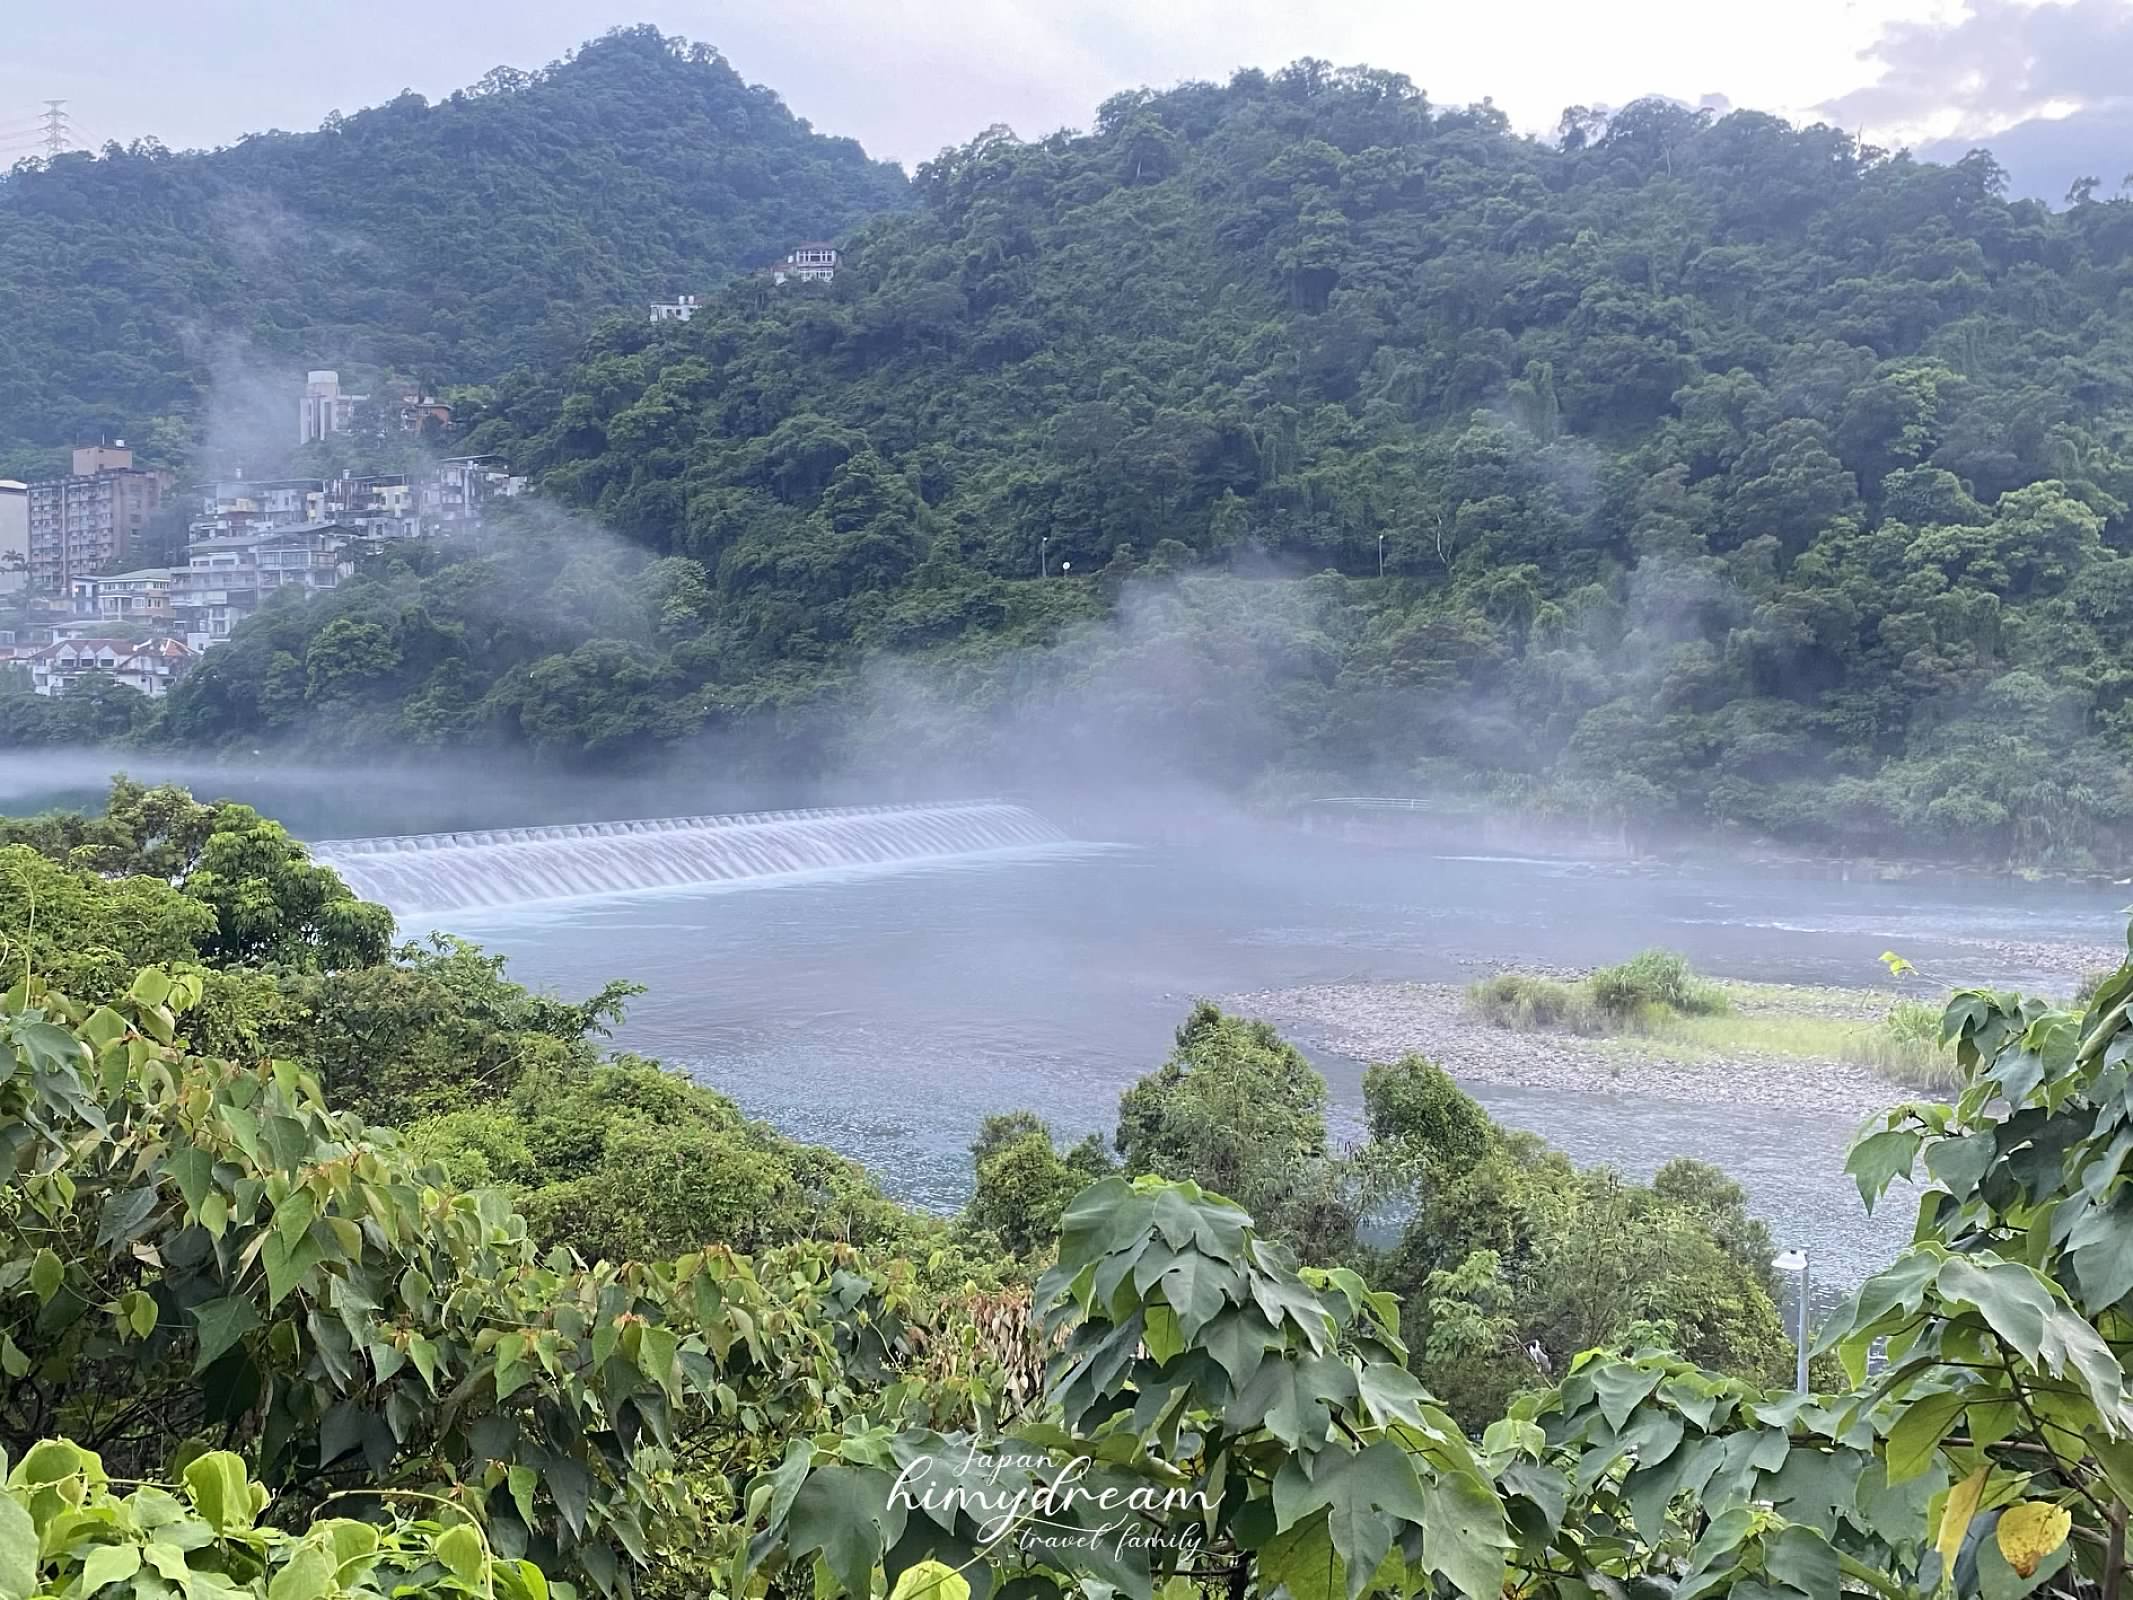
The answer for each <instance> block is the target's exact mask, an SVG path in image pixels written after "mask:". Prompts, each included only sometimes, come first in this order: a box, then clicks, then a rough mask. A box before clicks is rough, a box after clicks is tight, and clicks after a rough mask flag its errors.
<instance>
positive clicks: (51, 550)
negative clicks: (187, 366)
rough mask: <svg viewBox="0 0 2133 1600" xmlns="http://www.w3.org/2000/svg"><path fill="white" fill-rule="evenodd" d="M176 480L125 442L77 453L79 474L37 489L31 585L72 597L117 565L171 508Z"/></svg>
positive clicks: (33, 489)
mask: <svg viewBox="0 0 2133 1600" xmlns="http://www.w3.org/2000/svg"><path fill="white" fill-rule="evenodd" d="M169 486H170V475H169V474H168V473H163V472H150V471H147V470H145V469H143V468H140V467H136V466H135V465H134V464H133V452H132V451H131V450H128V449H127V448H126V445H125V441H124V440H120V441H119V442H118V443H117V444H115V445H91V446H89V447H88V448H86V449H81V450H76V451H75V452H74V472H73V474H72V476H70V477H65V478H52V479H48V480H46V481H44V482H41V483H33V484H31V485H29V579H30V582H29V586H30V588H32V589H33V590H36V591H38V592H40V593H43V594H54V595H64V594H66V593H67V592H68V586H69V585H70V584H71V583H72V582H73V580H74V579H75V578H77V577H86V576H88V575H90V574H91V573H95V572H100V571H102V570H103V569H104V568H105V567H108V566H110V565H111V564H112V563H113V562H114V561H116V560H117V559H118V558H119V556H120V555H121V554H123V553H124V552H125V551H126V550H127V549H128V548H130V547H131V545H132V543H133V541H134V540H136V539H137V538H139V537H140V534H141V530H142V529H143V528H145V527H146V526H147V525H148V520H149V518H151V517H153V516H154V515H155V514H156V511H157V509H158V508H159V507H161V505H162V504H163V495H164V492H165V491H166V490H167V489H168V488H169Z"/></svg>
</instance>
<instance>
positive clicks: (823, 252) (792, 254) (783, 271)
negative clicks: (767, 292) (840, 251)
mask: <svg viewBox="0 0 2133 1600" xmlns="http://www.w3.org/2000/svg"><path fill="white" fill-rule="evenodd" d="M836 276H837V247H836V246H835V245H833V244H831V243H830V242H829V241H828V240H827V239H810V240H808V241H807V242H806V243H805V244H796V245H794V246H793V247H792V249H791V250H789V251H788V252H786V256H785V259H784V260H783V261H780V262H779V263H778V264H777V265H776V266H774V267H772V268H771V269H770V281H771V282H772V283H784V282H785V281H786V280H787V279H792V280H794V281H797V282H800V283H829V282H831V281H832V280H834V279H835V278H836Z"/></svg>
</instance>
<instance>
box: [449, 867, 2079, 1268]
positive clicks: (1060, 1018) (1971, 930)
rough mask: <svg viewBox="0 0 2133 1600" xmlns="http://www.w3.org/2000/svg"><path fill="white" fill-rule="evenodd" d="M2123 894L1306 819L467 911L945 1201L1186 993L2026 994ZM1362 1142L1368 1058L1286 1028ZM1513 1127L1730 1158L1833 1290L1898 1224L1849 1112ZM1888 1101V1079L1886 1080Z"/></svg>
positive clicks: (1760, 1204) (1103, 1118) (1655, 1109)
mask: <svg viewBox="0 0 2133 1600" xmlns="http://www.w3.org/2000/svg"><path fill="white" fill-rule="evenodd" d="M2118 904H2119V902H2118V900H2117V899H2115V898H2114V897H2113V896H2111V895H2108V894H2100V893H2090V892H2085V891H2077V890H2067V889H2056V890H2042V889H2034V888H2028V887H2024V886H2014V887H2012V888H2010V887H2006V886H1997V885H1995V886H1982V885H1980V886H1976V887H1973V888H1970V889H1962V888H1949V887H1946V886H1945V885H1935V886H1923V885H1919V884H1888V883H1862V882H1850V883H1847V882H1843V881H1835V880H1819V879H1807V878H1796V877H1786V876H1779V875H1772V874H1755V875H1750V874H1745V873H1739V874H1714V873H1710V872H1687V871H1677V872H1664V873H1652V872H1625V871H1624V870H1622V869H1619V868H1608V867H1597V866H1580V865H1575V864H1569V863H1561V862H1542V861H1531V860H1506V859H1477V858H1447V857H1442V856H1431V855H1425V854H1420V853H1414V852H1408V851H1397V850H1386V849H1383V848H1359V847H1353V846H1343V845H1339V844H1334V843H1331V842H1328V841H1323V840H1311V839H1306V838H1302V837H1297V836H1289V835H1268V836H1264V837H1261V838H1259V839H1257V840H1256V841H1254V842H1252V843H1251V844H1250V845H1243V844H1240V843H1238V842H1236V841H1232V842H1230V843H1227V844H1225V845H1224V846H1222V847H1220V848H1206V849H1195V848H1188V847H1179V846H1175V845H1169V846H1151V847H1130V846H1128V847H1088V846H1076V845H1067V846H1053V847H1050V848H1045V849H1039V850H1035V851H1031V852H1029V853H1027V854H1024V855H1019V856H1007V857H1001V856H992V857H987V858H985V859H982V860H978V861H973V862H969V863H952V864H944V865H931V866H925V867H920V868H915V869H905V870H901V871H894V872H884V873H873V874H838V873H828V874H823V875H820V876H815V877H810V878H803V879H799V880H790V881H785V882H779V883H770V884H757V885H744V886H733V887H726V888H721V889H718V890H712V891H702V890H696V891H686V890H684V891H672V892H663V893H658V894H649V895H639V896H633V897H628V898H619V899H610V900H588V901H582V902H576V903H571V904H566V905H560V906H550V907H544V908H539V909H525V910H520V911H517V912H511V913H503V914H499V913H495V912H488V913H484V914H483V915H482V916H481V917H480V918H479V919H477V918H475V917H474V916H471V915H469V914H464V913H462V914H460V915H459V916H457V917H456V918H455V919H454V921H455V926H456V929H457V931H461V932H464V933H468V934H471V935H473V936H475V937H477V938H479V939H481V940H482V941H484V942H485V943H487V944H489V945H490V946H491V947H493V948H495V949H498V950H500V951H503V952H506V953H507V954H509V955H510V957H511V959H512V971H513V973H514V974H515V975H516V976H517V977H519V978H520V979H521V980H523V981H528V982H532V983H535V984H539V985H547V986H552V987H554V988H557V989H559V990H563V991H566V992H570V993H582V992H585V991H587V990H589V989H591V988H592V987H594V986H595V985H596V983H597V982H598V981H599V980H601V979H604V978H606V977H609V976H615V977H629V978H632V979H635V980H636V981H638V982H640V983H643V984H645V985H647V987H648V989H649V992H648V993H647V994H645V995H644V996H642V997H640V998H639V999H637V1000H636V1001H634V1002H633V1003H632V1005H631V1008H630V1015H629V1020H628V1022H627V1023H626V1024H625V1026H624V1027H623V1029H622V1030H621V1032H620V1034H619V1035H618V1042H619V1043H620V1044H622V1045H625V1046H628V1047H630V1048H632V1049H636V1050H639V1051H642V1052H644V1053H646V1054H650V1055H655V1056H658V1057H660V1058H661V1059H663V1060H665V1061H667V1062H669V1063H671V1064H673V1065H676V1066H680V1067H683V1068H686V1069H687V1070H688V1071H690V1072H691V1073H692V1074H694V1075H695V1076H697V1077H699V1078H700V1079H702V1080H703V1081H705V1082H707V1083H711V1084H714V1085H716V1086H717V1087H718V1088H720V1089H722V1090H724V1091H725V1092H727V1093H728V1094H730V1095H732V1096H733V1097H734V1098H735V1099H736V1100H737V1101H739V1103H740V1104H741V1105H742V1107H743V1108H744V1109H745V1110H747V1111H748V1112H749V1113H751V1114H752V1115H755V1116H758V1117H761V1118H764V1119H766V1120H768V1121H770V1122H772V1123H774V1124H776V1125H777V1126H778V1127H780V1128H781V1129H784V1130H785V1131H787V1132H789V1133H791V1134H794V1135H796V1136H798V1137H801V1138H804V1139H808V1140H812V1141H817V1142H820V1143H823V1144H826V1145H830V1146H832V1147H834V1148H836V1149H838V1150H841V1151H844V1152H846V1153H848V1154H850V1155H852V1156H855V1157H857V1158H859V1159H860V1160H862V1161H864V1162H865V1163H867V1165H868V1166H869V1167H871V1168H872V1169H874V1171H875V1172H876V1173H878V1174H879V1175H880V1177H881V1180H882V1181H883V1183H884V1184H885V1185H886V1186H887V1187H888V1188H890V1189H891V1190H892V1191H894V1192H896V1193H898V1194H900V1195H902V1196H904V1197H906V1198H908V1199H910V1200H913V1201H916V1202H918V1203H921V1204H924V1205H928V1206H935V1207H942V1208H947V1207H952V1206H954V1205H956V1204H958V1203H959V1202H960V1200H961V1199H962V1197H963V1195H964V1194H965V1192H966V1191H967V1188H968V1184H969V1159H968V1154H967V1148H968V1144H969V1141H970V1139H971V1136H972V1135H973V1134H974V1133H975V1131H976V1129H977V1127H978V1124H979V1122H980V1120H981V1119H982V1118H983V1117H984V1116H985V1115H986V1114H987V1113H989V1112H994V1111H1002V1110H1007V1109H1011V1108H1016V1107H1027V1108H1030V1109H1032V1110H1034V1111H1036V1112H1037V1113H1038V1114H1039V1115H1041V1116H1042V1117H1044V1118H1045V1119H1046V1120H1047V1121H1048V1122H1049V1123H1050V1124H1051V1125H1052V1127H1053V1129H1054V1131H1055V1132H1056V1133H1058V1134H1060V1135H1062V1136H1064V1137H1069V1138H1071V1137H1076V1136H1078V1135H1080V1134H1081V1133H1083V1132H1085V1131H1088V1130H1091V1129H1100V1130H1104V1131H1106V1132H1108V1130H1109V1128H1110V1126H1111V1124H1112V1121H1113V1118H1114V1113H1115V1110H1116V1106H1117V1101H1118V1096H1119V1094H1120V1092H1121V1091H1122V1090H1123V1089H1125V1088H1126V1087H1127V1086H1128V1085H1129V1084H1131V1083H1132V1081H1133V1080H1134V1079H1135V1078H1136V1077H1138V1076H1139V1075H1140V1074H1142V1073H1144V1072H1147V1071H1149V1070H1150V1069H1152V1068H1153V1067H1154V1066H1156V1065H1157V1064H1158V1063H1159V1062H1160V1061H1161V1060H1162V1058H1163V1056H1164V1054H1165V1052H1166V1051H1167V1049H1168V1047H1169V1041H1170V1035H1171V1033H1172V1031H1173V1030H1174V1029H1175V1027H1176V1026H1177V1024H1178V1022H1179V1021H1180V1020H1181V1019H1182V1018H1183V1016H1184V1015H1185V1012H1186V1011H1187V1009H1188V1008H1189V1006H1190V1004H1191V1002H1192V1000H1193V998H1194V997H1195V996H1201V995H1206V996H1221V995H1225V994H1231V993H1237V992H1242V991H1247V990H1266V989H1280V988H1284V987H1289V986H1295V985H1302V984H1317V983H1328V982H1373V981H1380V980H1419V981H1432V982H1447V981H1465V980H1467V979H1470V978H1472V977H1473V976H1475V975H1476V974H1477V972H1479V971H1482V970H1486V969H1488V968H1491V967H1495V966H1499V965H1503V964H1506V963H1518V962H1525V963H1546V964H1551V965H1563V966H1585V965H1591V964H1594V963H1597V962H1603V961H1611V960H1617V959H1620V958H1621V957H1622V956H1623V955H1625V954H1627V953H1629V952H1631V951H1633V950H1636V949H1638V948H1640V947H1643V946H1646V945H1652V944H1661V945H1667V946H1670V947H1673V948H1676V949H1681V950H1686V951H1689V952H1691V953H1692V954H1693V956H1694V959H1695V960H1696V963H1697V965H1698V966H1699V968H1701V969H1702V970H1704V971H1706V972H1709V973H1712V974H1714V975H1719V976H1727V977H1740V978H1751V979H1758V980H1765V981H1772V982H1792V983H1833V984H1856V985H1861V986H1868V985H1872V984H1875V983H1877V982H1880V981H1885V976H1886V975H1885V973H1884V971H1883V969H1882V967H1881V965H1880V963H1879V960H1878V958H1879V956H1880V955H1881V953H1882V952H1883V951H1885V950H1888V949H1891V948H1894V949H1896V950H1898V951H1900V952H1902V953H1903V954H1904V955H1905V956H1907V957H1908V958H1909V959H1911V960H1913V961H1915V962H1917V963H1918V964H1919V965H1920V966H1921V967H1927V968H1929V969H1930V970H1932V971H1934V972H1936V973H1937V974H1946V975H1949V976H1951V977H1954V978H1956V979H1958V980H1976V981H1994V982H2008V981H2013V982H2025V983H2034V982H2036V981H2037V980H2038V979H2039V978H2040V977H2041V974H2040V973H2039V972H2036V971H2023V970H2021V965H2022V963H2021V961H2020V960H2019V959H2018V958H2010V956H2009V955H2008V954H2007V952H2006V950H2005V948H2004V945H2002V946H2000V947H1998V948H1995V947H1994V946H1990V945H1986V944H1981V943H1980V942H1979V941H1980V940H1992V941H2003V942H2012V943H2017V944H2040V943H2053V942H2059V943H2065V942H2079V943H2085V944H2091V945H2095V944H2106V943H2108V942H2109V941H2110V940H2111V939H2112V938H2113V937H2114V930H2115V928H2116V927H2117V926H2119V924H2118V923H2117V921H2116V913H2117V909H2118ZM1297 1042H1298V1043H1299V1044H1300V1045H1302V1046H1303V1047H1304V1048H1305V1049H1306V1050H1307V1051H1308V1052H1310V1053H1311V1054H1312V1056H1313V1058H1314V1060H1315V1061H1316V1062H1317V1064H1318V1065H1319V1067H1320V1068H1321V1070H1322V1071H1324V1073H1325V1074H1326V1077H1327V1079H1328V1082H1329V1085H1330V1088H1331V1092H1332V1099H1333V1102H1334V1108H1335V1123H1336V1127H1337V1129H1339V1130H1341V1131H1343V1132H1345V1133H1346V1134H1348V1135H1349V1136H1351V1137H1352V1136H1354V1134H1355V1133H1356V1132H1357V1131H1358V1128H1357V1123H1358V1119H1359V1115H1360V1109H1361V1077H1362V1064H1361V1063H1359V1062H1356V1061H1353V1060H1349V1059H1346V1058H1344V1057H1342V1056H1339V1055H1337V1054H1333V1053H1330V1052H1328V1051H1327V1050H1326V1049H1324V1048H1323V1044H1322V1041H1318V1040H1314V1039H1311V1038H1308V1037H1304V1038H1300V1039H1298V1041H1297ZM1469 1087H1470V1088H1471V1089H1472V1091H1473V1092H1474V1093H1475V1095H1476V1096H1477V1098H1479V1099H1480V1100H1481V1102H1482V1103H1483V1104H1484V1105H1485V1106H1487V1107H1488V1108H1489V1110H1490V1111H1491V1112H1492V1113H1493V1114H1494V1115H1495V1116H1497V1117H1498V1118H1499V1119H1501V1120H1502V1121H1504V1122H1506V1123H1509V1124H1512V1125H1515V1126H1518V1127H1523V1128H1529V1129H1532V1130H1533V1131H1535V1132H1537V1133H1540V1134H1542V1135H1544V1136H1546V1137H1547V1138H1548V1139H1550V1140H1552V1141H1553V1142H1554V1143H1556V1144H1557V1145H1559V1146H1561V1147H1562V1148H1563V1149H1564V1150H1566V1151H1568V1152H1569V1153H1570V1155H1572V1156H1573V1157H1574V1158H1576V1159H1577V1160H1578V1161H1580V1162H1584V1163H1596V1162H1608V1163H1612V1164H1614V1165H1616V1166H1618V1167H1620V1168H1621V1169H1623V1170H1624V1171H1626V1172H1628V1173H1631V1174H1633V1175H1636V1176H1639V1177H1642V1176H1646V1175H1648V1174H1649V1173H1650V1172H1652V1171H1653V1170H1654V1169H1655V1168H1657V1167H1658V1166H1659V1165H1661V1164H1662V1163H1663V1162H1665V1161H1667V1160H1668V1159H1670V1158H1672V1157H1674V1156H1679V1155H1686V1156H1694V1157H1698V1158H1700V1159H1702V1160H1705V1161H1710V1162H1713V1163H1715V1164H1717V1165H1719V1166H1721V1167H1723V1168H1724V1169H1725V1170H1726V1171H1728V1172H1729V1173H1731V1174H1732V1175H1733V1176H1734V1177H1735V1178H1736V1179H1737V1180H1738V1181H1740V1182H1741V1184H1742V1185H1743V1186H1744V1187H1745V1188H1746V1189H1747V1191H1748V1193H1749V1195H1750V1197H1751V1200H1752V1202H1753V1204H1754V1206H1755V1208H1756V1210H1757V1211H1758V1212H1759V1213H1760V1214H1762V1215H1763V1216H1764V1217H1766V1218H1767V1219H1768V1220H1769V1221H1770V1223H1771V1225H1772V1228H1773V1231H1774V1232H1775V1234H1776V1235H1777V1236H1778V1238H1779V1240H1780V1241H1781V1242H1782V1243H1786V1244H1800V1245H1805V1246H1806V1247H1808V1248H1809V1249H1810V1250H1812V1251H1813V1252H1814V1255H1815V1258H1816V1262H1817V1268H1816V1270H1817V1273H1818V1275H1819V1276H1820V1277H1821V1279H1822V1281H1823V1283H1825V1284H1830V1285H1834V1284H1838V1283H1848V1282H1854V1281H1856V1280H1857V1279H1858V1278H1859V1277H1860V1276H1862V1275H1863V1274H1865V1273H1866V1272H1868V1271H1871V1270H1872V1269H1873V1268H1874V1266H1876V1265H1878V1263H1879V1262H1880V1261H1881V1260H1882V1259H1883V1258H1885V1256H1886V1254H1887V1253H1888V1252H1889V1251H1891V1250H1893V1249H1894V1248H1896V1247H1897V1246H1898V1245H1900V1244H1901V1243H1902V1242H1903V1240H1904V1238H1905V1237H1906V1236H1907V1234H1908V1230H1909V1225H1910V1212H1911V1205H1910V1197H1909V1196H1908V1195H1907V1194H1905V1193H1904V1191H1903V1190H1902V1187H1901V1186H1899V1187H1898V1189H1897V1191H1895V1192H1894V1193H1893V1194H1892V1196H1891V1201H1890V1204H1889V1205H1887V1206H1886V1207H1884V1208H1883V1211H1882V1212H1881V1214H1880V1215H1878V1216H1876V1217H1874V1218H1871V1219H1869V1218H1868V1217H1867V1216H1866V1214H1865V1213H1864V1210H1863V1208H1862V1206H1861V1204H1860V1201H1859V1197H1858V1194H1857V1192H1856V1190H1855V1189H1854V1188H1853V1187H1852V1185H1851V1183H1850V1182H1849V1180H1847V1179H1846V1178H1845V1177H1844V1175H1843V1172H1842V1166H1843V1152H1844V1148H1845V1145H1846V1142H1847V1141H1848V1139H1849V1137H1850V1136H1851V1134H1852V1132H1853V1128H1854V1123H1853V1119H1852V1117H1851V1116H1850V1115H1848V1114H1836V1113H1832V1112H1829V1111H1826V1110H1824V1109H1822V1108H1819V1107H1817V1106H1816V1105H1814V1104H1812V1103H1801V1104H1799V1105H1797V1106H1794V1107H1789V1108H1786V1109H1784V1110H1781V1111H1772V1110H1756V1109H1750V1108H1741V1107H1735V1106H1699V1105H1695V1104H1689V1103H1684V1102H1680V1101H1653V1100H1647V1099H1637V1098H1631V1097H1627V1096H1619V1095H1613V1094H1608V1093H1597V1092H1594V1093H1575V1092H1563V1091H1554V1090H1549V1091H1541V1090H1535V1089H1525V1088H1510V1087H1501V1086H1492V1085H1488V1084H1470V1085H1469ZM1899 1097H1900V1096H1899V1095H1898V1094H1897V1093H1896V1092H1895V1091H1892V1092H1891V1099H1895V1098H1899Z"/></svg>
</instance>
